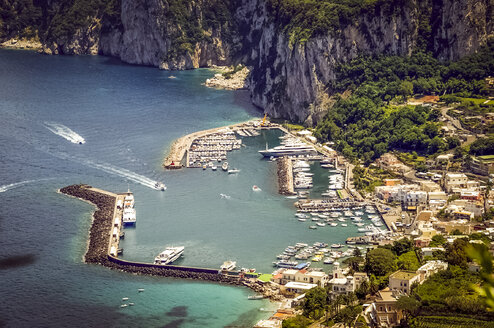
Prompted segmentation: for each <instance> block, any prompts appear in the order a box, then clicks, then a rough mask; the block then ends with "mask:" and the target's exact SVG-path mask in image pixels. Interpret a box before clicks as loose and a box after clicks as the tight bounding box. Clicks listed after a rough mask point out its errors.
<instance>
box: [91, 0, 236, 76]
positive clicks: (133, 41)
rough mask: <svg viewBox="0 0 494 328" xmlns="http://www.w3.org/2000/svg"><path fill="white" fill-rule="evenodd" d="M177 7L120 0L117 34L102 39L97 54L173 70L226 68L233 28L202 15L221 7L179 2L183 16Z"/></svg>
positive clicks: (169, 3)
mask: <svg viewBox="0 0 494 328" xmlns="http://www.w3.org/2000/svg"><path fill="white" fill-rule="evenodd" d="M176 2H177V0H174V1H161V0H122V13H121V28H119V29H110V30H109V31H108V32H106V33H102V35H101V39H100V42H99V52H100V53H101V54H104V55H111V56H115V57H119V58H120V59H122V60H123V61H125V62H128V63H132V64H143V65H152V66H159V67H160V68H162V69H172V70H175V69H191V68H198V67H205V66H211V65H228V64H230V62H231V58H232V56H231V43H230V42H228V41H229V40H230V39H231V37H232V33H231V30H229V29H230V28H231V25H232V24H233V22H232V21H231V20H229V21H221V20H219V21H218V22H216V23H217V24H216V23H215V24H208V23H206V21H207V19H208V17H206V16H207V13H205V12H204V10H203V9H204V8H210V7H211V6H215V5H217V3H218V2H221V1H202V0H199V1H183V3H182V4H181V5H183V7H182V8H180V10H181V11H179V10H177V9H176V8H175V9H174V8H173V6H174V5H176ZM224 10H226V11H227V12H228V8H226V9H225V8H224ZM184 12H185V13H184ZM179 14H183V16H179ZM225 30H226V32H225Z"/></svg>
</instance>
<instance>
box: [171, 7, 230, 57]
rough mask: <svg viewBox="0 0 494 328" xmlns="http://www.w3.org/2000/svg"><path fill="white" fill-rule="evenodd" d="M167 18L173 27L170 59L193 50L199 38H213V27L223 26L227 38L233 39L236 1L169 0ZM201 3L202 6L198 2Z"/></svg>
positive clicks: (220, 27)
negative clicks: (233, 17) (200, 0)
mask: <svg viewBox="0 0 494 328" xmlns="http://www.w3.org/2000/svg"><path fill="white" fill-rule="evenodd" d="M165 3H166V4H167V5H168V8H167V9H168V10H167V11H166V18H167V21H168V25H169V26H174V27H175V28H174V30H173V31H171V35H170V36H171V39H172V46H171V47H170V51H169V52H168V53H167V55H166V58H165V59H167V60H173V59H176V58H177V56H180V55H183V54H185V53H187V52H188V53H193V52H194V47H195V45H196V44H197V43H198V42H201V41H211V40H212V35H211V31H212V30H213V29H215V30H221V33H222V37H223V39H225V40H227V41H231V38H232V34H231V33H232V26H231V24H233V19H232V16H233V11H234V10H235V4H236V1H232V0H210V1H204V2H198V1H196V0H166V1H165ZM199 3H200V4H201V7H200V8H198V7H197V5H198V4H199Z"/></svg>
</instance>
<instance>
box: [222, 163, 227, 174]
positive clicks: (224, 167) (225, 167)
mask: <svg viewBox="0 0 494 328" xmlns="http://www.w3.org/2000/svg"><path fill="white" fill-rule="evenodd" d="M221 169H222V170H223V171H225V172H226V171H228V162H223V164H221Z"/></svg>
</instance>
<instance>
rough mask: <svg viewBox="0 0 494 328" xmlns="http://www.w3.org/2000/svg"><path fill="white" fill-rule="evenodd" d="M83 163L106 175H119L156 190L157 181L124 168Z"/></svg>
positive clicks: (91, 162) (84, 161)
mask: <svg viewBox="0 0 494 328" xmlns="http://www.w3.org/2000/svg"><path fill="white" fill-rule="evenodd" d="M81 163H82V164H86V165H87V166H89V167H92V168H95V169H99V170H101V171H104V172H106V173H110V174H113V175H118V176H120V177H122V178H125V179H127V180H130V181H133V182H135V183H138V184H141V185H143V186H145V187H149V188H151V189H156V181H154V180H151V179H149V178H146V177H145V176H143V175H140V174H137V173H135V172H132V171H129V170H127V169H123V168H120V167H116V166H113V165H109V164H103V163H96V162H93V161H90V160H83V161H81Z"/></svg>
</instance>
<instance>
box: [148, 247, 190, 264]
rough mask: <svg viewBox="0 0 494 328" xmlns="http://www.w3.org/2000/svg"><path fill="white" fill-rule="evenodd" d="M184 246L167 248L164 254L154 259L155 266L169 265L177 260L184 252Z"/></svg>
mask: <svg viewBox="0 0 494 328" xmlns="http://www.w3.org/2000/svg"><path fill="white" fill-rule="evenodd" d="M184 249H185V247H184V246H178V247H167V248H166V249H165V250H164V251H163V252H161V253H159V255H158V256H156V257H155V258H154V264H159V265H167V264H169V263H173V262H174V261H175V260H177V259H178V258H179V257H180V255H182V253H183V252H184Z"/></svg>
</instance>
